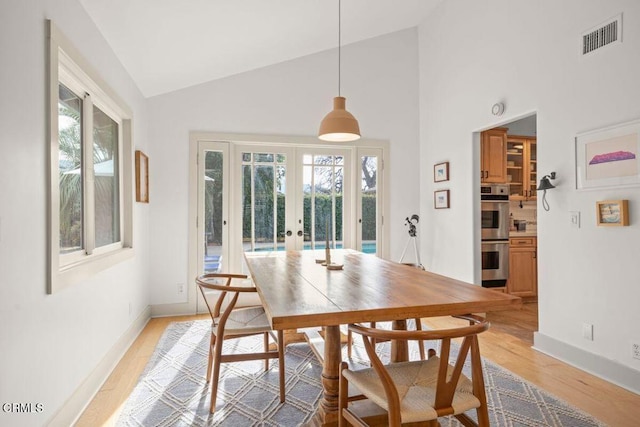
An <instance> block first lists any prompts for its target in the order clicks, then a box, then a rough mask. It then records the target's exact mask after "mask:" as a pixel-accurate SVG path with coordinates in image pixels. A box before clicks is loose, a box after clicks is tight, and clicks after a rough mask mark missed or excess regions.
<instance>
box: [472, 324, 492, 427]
mask: <svg viewBox="0 0 640 427" xmlns="http://www.w3.org/2000/svg"><path fill="white" fill-rule="evenodd" d="M468 339H472V341H471V375H472V381H473V394H474V395H475V396H476V397H477V398H478V400H479V401H480V406H479V407H478V408H477V409H476V415H477V417H478V426H479V427H488V426H489V411H488V409H487V394H486V391H485V385H484V376H483V373H482V358H481V357H480V346H479V344H478V336H477V335H475V336H473V337H469V338H468Z"/></svg>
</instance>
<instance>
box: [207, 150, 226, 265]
mask: <svg viewBox="0 0 640 427" xmlns="http://www.w3.org/2000/svg"><path fill="white" fill-rule="evenodd" d="M223 160H224V156H223V154H222V152H220V151H207V152H206V153H205V170H204V222H205V224H204V227H202V229H203V230H204V233H205V235H204V242H205V252H204V263H203V265H204V272H205V273H215V272H218V271H220V269H221V266H222V248H223V241H222V226H223V221H224V219H223V215H222V212H223V210H222V209H223V201H222V190H223V188H224V187H223V184H224V180H223Z"/></svg>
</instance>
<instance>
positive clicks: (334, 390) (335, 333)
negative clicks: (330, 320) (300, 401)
mask: <svg viewBox="0 0 640 427" xmlns="http://www.w3.org/2000/svg"><path fill="white" fill-rule="evenodd" d="M324 343H325V346H324V363H323V365H322V388H323V393H322V398H321V399H320V404H319V406H318V409H317V411H316V414H315V416H314V419H313V421H312V422H311V424H312V425H320V426H327V425H337V422H338V380H339V376H340V362H341V361H342V348H341V345H340V326H327V327H325V331H324Z"/></svg>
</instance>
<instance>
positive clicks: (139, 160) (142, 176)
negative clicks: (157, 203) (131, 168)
mask: <svg viewBox="0 0 640 427" xmlns="http://www.w3.org/2000/svg"><path fill="white" fill-rule="evenodd" d="M136 202H142V203H149V158H148V157H147V155H146V154H144V153H143V152H142V151H140V150H136Z"/></svg>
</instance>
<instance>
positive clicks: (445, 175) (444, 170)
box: [433, 162, 449, 182]
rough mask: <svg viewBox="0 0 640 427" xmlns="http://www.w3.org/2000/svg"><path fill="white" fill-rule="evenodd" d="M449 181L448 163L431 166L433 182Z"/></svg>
mask: <svg viewBox="0 0 640 427" xmlns="http://www.w3.org/2000/svg"><path fill="white" fill-rule="evenodd" d="M440 181H449V162H443V163H438V164H436V165H434V166H433V182H440Z"/></svg>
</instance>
